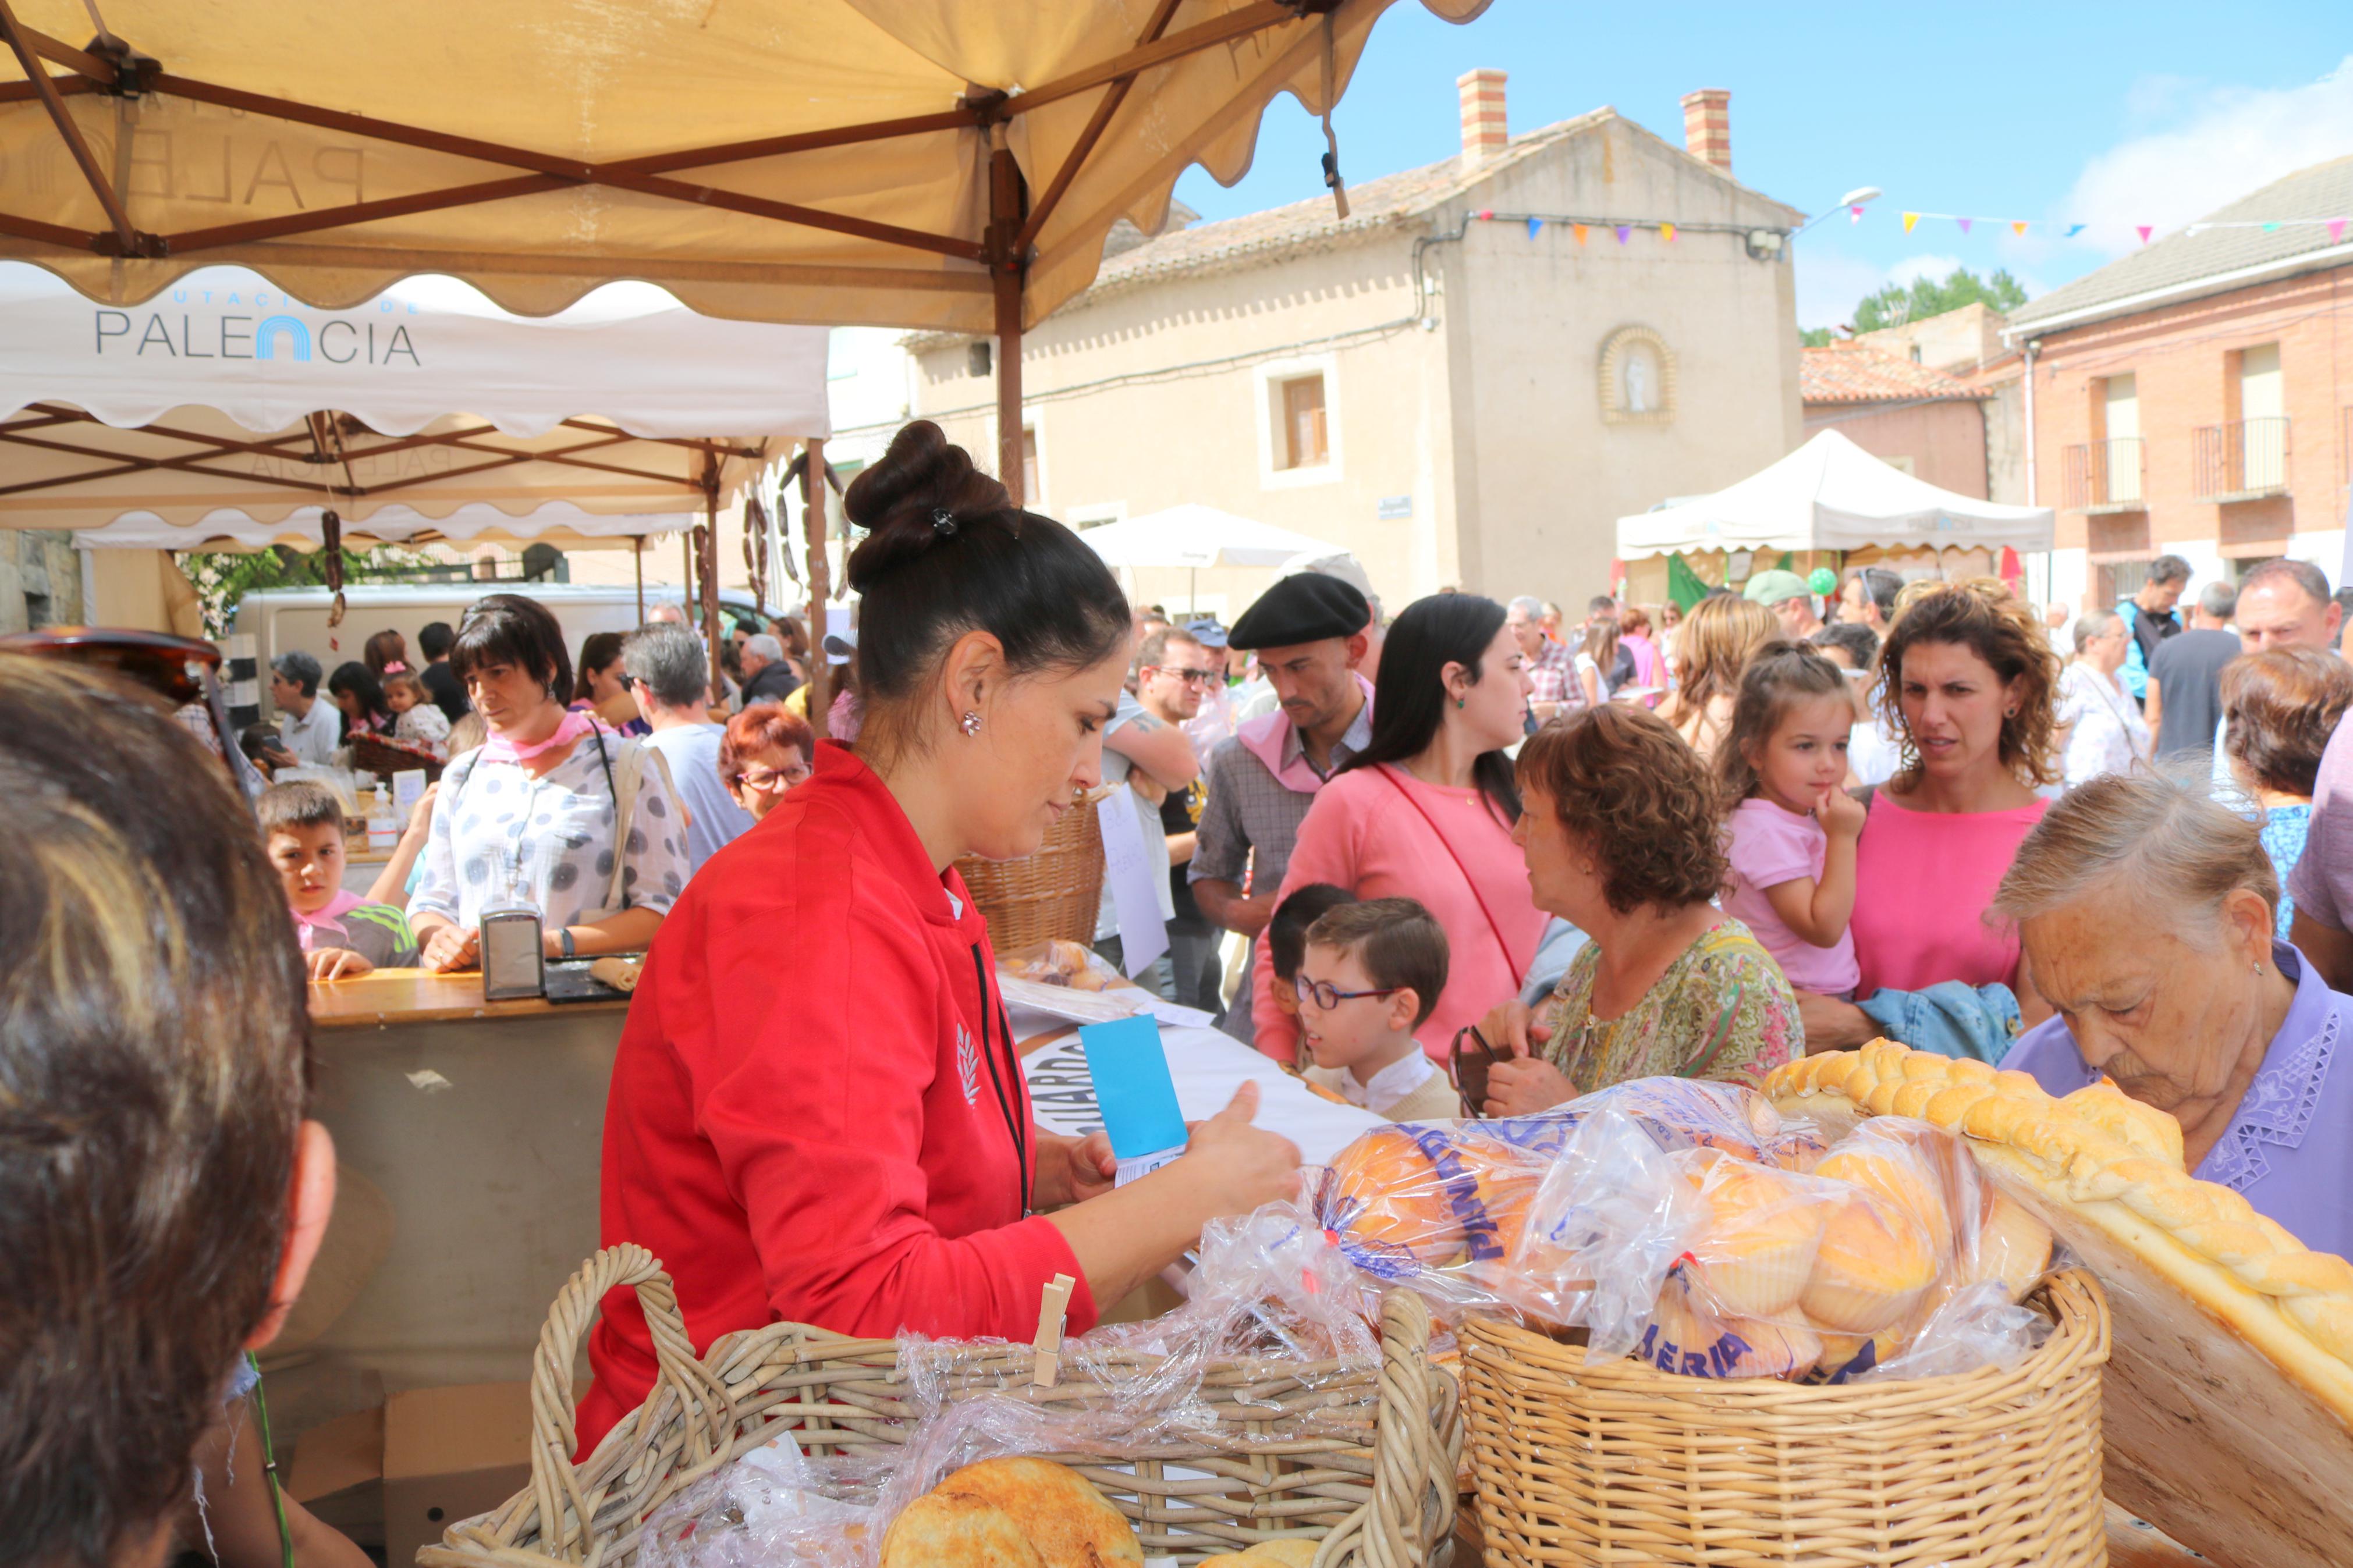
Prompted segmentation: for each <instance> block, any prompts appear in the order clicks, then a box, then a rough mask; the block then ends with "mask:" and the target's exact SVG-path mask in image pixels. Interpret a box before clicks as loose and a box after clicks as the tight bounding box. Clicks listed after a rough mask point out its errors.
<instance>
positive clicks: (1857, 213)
mask: <svg viewBox="0 0 2353 1568" xmlns="http://www.w3.org/2000/svg"><path fill="white" fill-rule="evenodd" d="M1846 221H1847V222H1849V223H1861V222H1862V203H1861V202H1857V203H1856V204H1855V205H1852V206H1851V207H1849V208H1847V209H1846Z"/></svg>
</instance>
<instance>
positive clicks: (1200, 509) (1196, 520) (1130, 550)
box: [1079, 501, 1339, 572]
mask: <svg viewBox="0 0 2353 1568" xmlns="http://www.w3.org/2000/svg"><path fill="white" fill-rule="evenodd" d="M1079 537H1080V538H1081V539H1083V540H1085V541H1086V542H1088V543H1089V544H1091V545H1092V546H1094V550H1095V553H1096V554H1098V555H1100V556H1102V557H1103V562H1104V563H1105V564H1107V565H1111V566H1182V567H1187V568H1190V569H1191V570H1193V571H1197V572H1198V571H1201V570H1203V569H1205V568H1208V567H1211V566H1281V565H1282V564H1283V563H1286V562H1288V561H1290V560H1291V559H1292V558H1293V556H1296V555H1303V554H1311V553H1312V554H1317V555H1323V554H1328V553H1330V552H1333V551H1335V550H1337V549H1339V546H1338V545H1336V544H1327V543H1325V542H1324V541H1322V540H1320V539H1311V538H1309V537H1308V536H1307V535H1306V534H1303V533H1293V532H1292V531H1290V530H1289V529H1287V528H1277V527H1275V526H1274V525H1273V524H1272V523H1266V522H1260V521H1256V520H1255V519H1252V518H1247V517H1238V516H1236V515H1235V514H1234V513H1232V512H1229V511H1220V510H1218V509H1217V508H1216V507H1213V506H1202V505H1199V504H1198V503H1196V502H1191V501H1187V503H1185V504H1184V505H1182V506H1172V507H1170V508H1168V509H1167V510H1165V511H1154V512H1146V513H1145V515H1144V516H1142V517H1131V518H1129V519H1127V520H1126V521H1124V522H1107V523H1105V524H1103V526H1102V527H1100V528H1090V529H1086V530H1084V531H1082V532H1081V533H1080V534H1079Z"/></svg>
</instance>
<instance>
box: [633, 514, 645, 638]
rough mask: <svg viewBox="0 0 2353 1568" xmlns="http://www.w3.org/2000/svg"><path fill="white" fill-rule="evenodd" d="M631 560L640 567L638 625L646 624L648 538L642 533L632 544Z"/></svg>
mask: <svg viewBox="0 0 2353 1568" xmlns="http://www.w3.org/2000/svg"><path fill="white" fill-rule="evenodd" d="M629 559H630V560H632V561H634V562H636V563H637V566H638V625H639V626H644V625H645V624H646V536H645V535H644V534H642V533H640V534H639V535H638V537H637V538H636V539H635V540H634V541H632V542H631V544H630V548H629Z"/></svg>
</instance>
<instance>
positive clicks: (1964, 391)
mask: <svg viewBox="0 0 2353 1568" xmlns="http://www.w3.org/2000/svg"><path fill="white" fill-rule="evenodd" d="M1984 395H1985V394H1984V393H1983V392H1981V391H1980V390H1978V388H1976V387H1973V386H1971V385H1969V384H1968V383H1967V382H1965V381H1961V380H1959V379H1957V377H1954V376H1950V375H1947V374H1945V373H1944V372H1943V371H1941V370H1931V369H1929V368H1928V367H1927V366H1926V365H1925V364H1915V363H1912V361H1910V360H1908V359H1902V358H1898V357H1897V356H1896V355H1894V354H1891V353H1883V352H1881V351H1880V350H1878V349H1874V348H1869V347H1866V346H1864V345H1863V344H1862V343H1832V344H1831V345H1830V346H1829V347H1828V348H1820V349H1807V350H1806V351H1805V352H1804V353H1803V354H1802V355H1800V356H1799V361H1798V396H1799V401H1800V402H1803V403H1939V402H1946V401H1948V400H1952V399H1957V398H1967V399H1968V400H1970V401H1975V400H1976V399H1978V398H1980V397H1983V396H1984Z"/></svg>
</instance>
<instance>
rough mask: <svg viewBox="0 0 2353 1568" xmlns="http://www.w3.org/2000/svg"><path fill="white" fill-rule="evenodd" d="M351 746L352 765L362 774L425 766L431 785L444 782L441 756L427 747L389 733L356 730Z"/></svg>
mask: <svg viewBox="0 0 2353 1568" xmlns="http://www.w3.org/2000/svg"><path fill="white" fill-rule="evenodd" d="M351 748H352V766H353V769H354V770H356V771H358V772H360V773H383V774H387V775H388V774H392V773H404V772H406V771H407V770H408V769H411V768H422V769H423V770H424V772H425V782H426V783H427V784H438V783H439V782H440V781H441V769H442V767H443V765H444V764H443V763H442V761H441V759H440V758H438V757H437V756H435V755H434V754H433V753H432V752H430V751H428V750H427V749H426V748H425V747H423V746H418V745H412V744H411V743H409V742H406V741H396V740H393V739H392V738H391V737H389V736H385V735H371V734H369V733H367V732H366V731H364V730H363V731H353V735H352V738H351Z"/></svg>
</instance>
